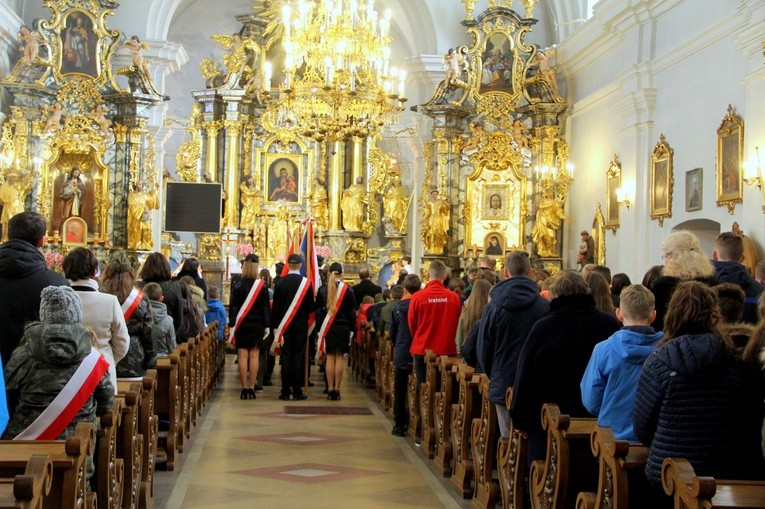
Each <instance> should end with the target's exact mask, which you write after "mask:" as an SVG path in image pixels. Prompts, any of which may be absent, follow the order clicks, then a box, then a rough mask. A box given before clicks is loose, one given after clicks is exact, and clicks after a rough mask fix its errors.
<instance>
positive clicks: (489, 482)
mask: <svg viewBox="0 0 765 509" xmlns="http://www.w3.org/2000/svg"><path fill="white" fill-rule="evenodd" d="M480 391H481V417H479V418H478V419H473V424H472V428H471V432H472V433H471V437H470V438H471V440H470V442H471V445H472V454H473V468H474V469H475V494H474V495H473V502H472V503H471V507H473V508H475V509H478V508H490V507H494V506H495V505H496V503H497V499H498V498H499V485H498V484H497V483H496V482H495V481H494V478H493V472H494V462H495V461H496V455H497V408H496V407H495V406H494V403H492V402H490V401H489V377H488V376H486V374H481V378H480Z"/></svg>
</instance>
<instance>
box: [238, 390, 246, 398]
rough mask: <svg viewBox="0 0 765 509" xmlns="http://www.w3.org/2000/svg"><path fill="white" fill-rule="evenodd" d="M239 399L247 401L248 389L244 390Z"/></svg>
mask: <svg viewBox="0 0 765 509" xmlns="http://www.w3.org/2000/svg"><path fill="white" fill-rule="evenodd" d="M239 399H247V389H242V392H240V393H239Z"/></svg>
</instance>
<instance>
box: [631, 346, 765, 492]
mask: <svg viewBox="0 0 765 509" xmlns="http://www.w3.org/2000/svg"><path fill="white" fill-rule="evenodd" d="M763 406H764V405H763V381H762V376H761V375H760V374H759V373H757V372H756V367H750V366H747V365H745V364H743V363H742V362H740V361H737V360H734V359H733V358H731V356H729V355H728V354H726V353H724V352H723V351H722V348H721V346H720V342H719V341H718V340H717V338H716V337H715V336H714V335H712V334H709V333H707V334H696V335H687V336H680V337H677V338H675V339H673V340H671V341H670V342H669V343H667V344H666V345H664V346H662V347H659V348H658V349H656V351H654V353H652V354H651V355H650V356H649V357H648V359H646V361H645V364H643V370H642V372H641V373H640V381H639V382H638V387H637V393H636V395H635V408H634V410H633V414H632V418H633V424H634V427H635V434H636V435H637V437H638V438H639V439H640V441H641V442H642V443H643V444H645V445H647V446H650V450H649V452H648V462H647V463H646V468H645V472H646V477H647V478H648V481H649V482H650V483H651V484H652V485H653V486H654V487H655V488H657V489H661V463H662V461H664V458H666V457H669V456H673V457H680V458H686V459H687V460H688V461H690V462H691V464H692V465H693V469H694V470H695V472H696V475H699V476H713V477H717V478H718V479H761V478H762V477H763V475H764V474H765V465H764V461H763V458H762V450H761V449H760V431H761V426H762V418H763V413H764V408H763Z"/></svg>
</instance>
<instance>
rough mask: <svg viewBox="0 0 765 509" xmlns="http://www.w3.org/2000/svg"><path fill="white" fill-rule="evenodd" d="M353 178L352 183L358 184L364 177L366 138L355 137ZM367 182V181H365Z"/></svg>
mask: <svg viewBox="0 0 765 509" xmlns="http://www.w3.org/2000/svg"><path fill="white" fill-rule="evenodd" d="M352 174H353V178H352V179H351V182H356V179H357V178H359V177H364V138H359V137H357V136H354V137H353V166H352ZM365 180H366V179H365Z"/></svg>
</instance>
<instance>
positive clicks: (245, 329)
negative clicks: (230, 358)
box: [234, 323, 265, 350]
mask: <svg viewBox="0 0 765 509" xmlns="http://www.w3.org/2000/svg"><path fill="white" fill-rule="evenodd" d="M264 333H265V329H264V328H263V327H261V326H260V325H254V324H248V323H243V324H242V325H241V327H239V329H237V331H236V335H235V337H234V340H235V341H236V347H237V348H246V349H247V350H249V349H250V348H263V343H264V340H263V334H264Z"/></svg>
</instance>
